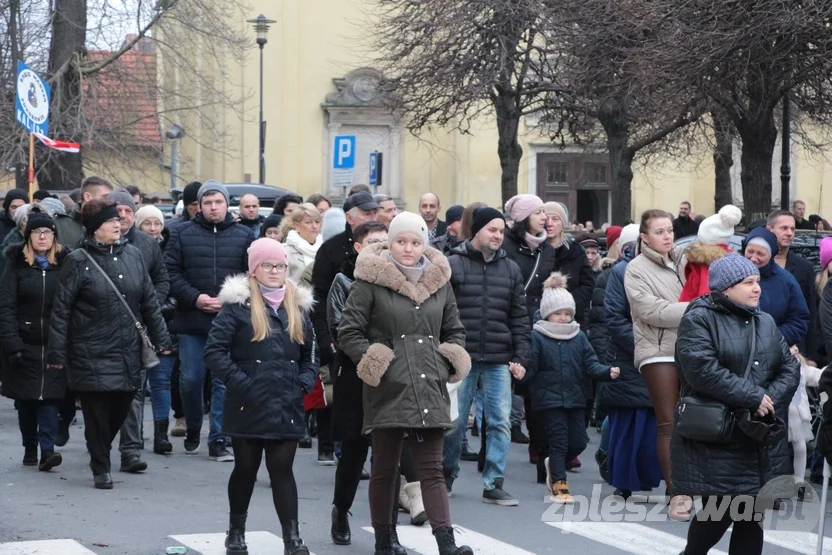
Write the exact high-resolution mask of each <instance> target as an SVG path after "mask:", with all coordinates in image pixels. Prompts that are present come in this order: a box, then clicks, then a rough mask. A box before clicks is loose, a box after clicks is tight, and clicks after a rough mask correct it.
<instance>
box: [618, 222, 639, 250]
mask: <svg viewBox="0 0 832 555" xmlns="http://www.w3.org/2000/svg"><path fill="white" fill-rule="evenodd" d="M639 235H640V233H639V225H638V224H628V225H625V226H624V229H622V230H621V235H619V236H618V244H619V245H620V246H621V248H622V249H623V248H624V247H625V246H627V244H629V243H635V242H636V241H638V236H639Z"/></svg>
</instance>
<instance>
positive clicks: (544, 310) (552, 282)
mask: <svg viewBox="0 0 832 555" xmlns="http://www.w3.org/2000/svg"><path fill="white" fill-rule="evenodd" d="M567 283H568V281H567V278H566V276H565V275H563V274H561V273H560V272H553V273H552V275H550V276H549V278H548V279H547V280H546V281H545V282H544V283H543V298H542V299H541V300H540V317H541V318H543V319H544V320H545V319H546V318H548V317H549V315H550V314H552V313H554V312H557V311H558V310H569V311H570V312H572V316H575V298H574V297H572V294H571V293H570V292H569V291H567V290H566V284H567Z"/></svg>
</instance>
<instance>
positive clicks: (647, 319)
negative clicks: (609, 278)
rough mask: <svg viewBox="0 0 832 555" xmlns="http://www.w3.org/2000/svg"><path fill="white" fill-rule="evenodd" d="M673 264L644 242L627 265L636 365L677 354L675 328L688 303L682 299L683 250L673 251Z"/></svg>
mask: <svg viewBox="0 0 832 555" xmlns="http://www.w3.org/2000/svg"><path fill="white" fill-rule="evenodd" d="M670 260H671V266H668V265H666V264H665V263H664V261H663V259H662V257H661V255H660V254H659V253H657V252H656V251H654V250H653V249H651V248H650V247H648V246H647V245H646V244H642V246H641V253H640V254H639V255H638V256H636V257H635V258H634V259H633V260H632V262H630V263H629V264H628V265H627V271H626V273H625V274H624V290H625V291H626V293H627V300H628V301H629V302H630V313H631V314H632V317H633V336H634V338H635V364H636V368H640V367H641V364H642V363H643V362H644V361H645V360H647V359H651V358H654V357H674V356H675V351H676V330H677V328H678V327H679V322H680V321H681V320H682V316H683V315H684V314H685V310H686V309H687V307H688V303H681V302H679V295H680V294H681V293H682V286H683V282H682V277H681V276H683V275H684V268H683V267H682V264H681V249H674V250H672V251H670Z"/></svg>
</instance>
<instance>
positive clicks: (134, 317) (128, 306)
mask: <svg viewBox="0 0 832 555" xmlns="http://www.w3.org/2000/svg"><path fill="white" fill-rule="evenodd" d="M80 250H81V252H83V253H84V256H86V257H87V258H88V259H89V261H90V262H92V265H93V266H95V267H96V268H98V271H99V272H101V275H102V276H104V279H105V280H107V283H109V284H110V287H112V288H113V291H115V292H116V297H118V300H120V301H121V304H123V305H124V309H125V310H126V311H127V314H129V315H130V317H131V318H132V319H133V321H134V323H135V325H136V329H138V330H139V331H142V324H141V322H139V319H138V318H136V315H135V314H133V310H132V309H131V308H130V305H129V304H127V301H125V300H124V297H122V296H121V291H119V289H118V287H116V284H115V283H113V280H111V279H110V276H108V275H107V272H105V271H104V269H103V268H101V266H99V265H98V262H96V261H95V259H94V258H93V257H92V256H90V253H88V252H87V249H80Z"/></svg>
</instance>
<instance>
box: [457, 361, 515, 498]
mask: <svg viewBox="0 0 832 555" xmlns="http://www.w3.org/2000/svg"><path fill="white" fill-rule="evenodd" d="M477 385H480V387H481V388H482V397H483V403H482V405H483V413H484V416H485V430H486V435H487V436H488V441H486V444H485V466H484V468H483V471H482V481H483V484H484V485H485V489H487V490H490V489H494V480H498V479H499V480H502V479H503V478H504V477H505V470H506V455H507V454H508V449H509V446H510V445H511V426H509V422H508V416H509V413H510V412H511V374H510V373H509V371H508V365H507V364H485V363H481V362H475V363H474V364H473V365H472V366H471V373H470V374H468V377H467V378H465V379H464V380H463V381H462V384H461V385H460V387H459V389H458V390H457V399H458V401H459V418H457V420H456V422H454V427H453V429H452V430H451V431H450V432H448V436H447V437H446V441H445V447H444V450H443V461H442V466H443V467H444V468H445V469H449V470H450V472H451V476H452V477H453V478H456V477H457V476H458V475H459V455H460V452H461V449H462V438H463V436H464V435H465V431H466V429H467V427H468V414H469V413H470V412H471V403H472V401H473V399H474V392H475V390H476V389H477Z"/></svg>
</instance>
